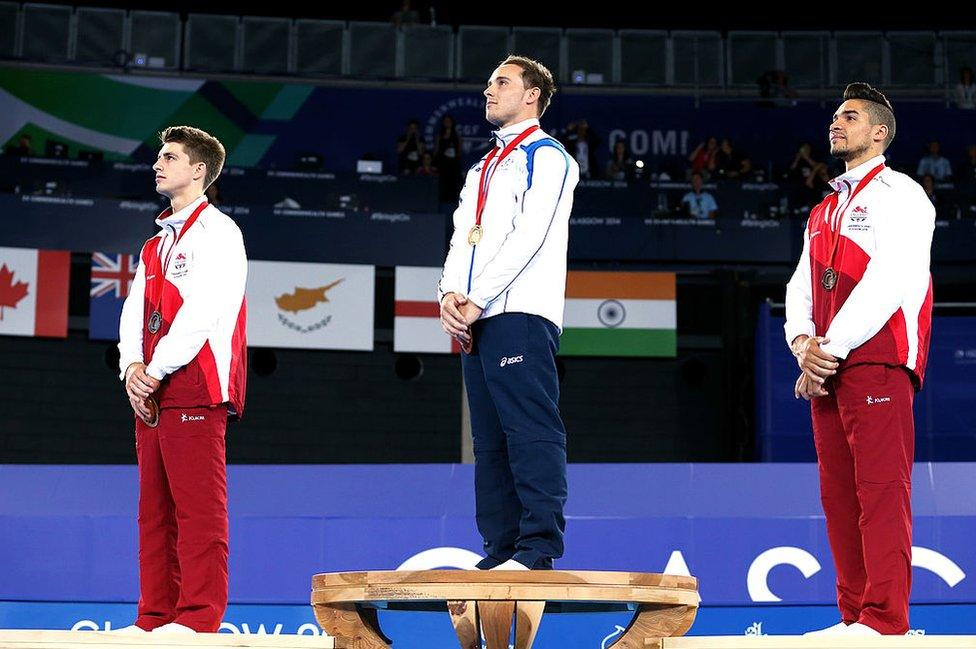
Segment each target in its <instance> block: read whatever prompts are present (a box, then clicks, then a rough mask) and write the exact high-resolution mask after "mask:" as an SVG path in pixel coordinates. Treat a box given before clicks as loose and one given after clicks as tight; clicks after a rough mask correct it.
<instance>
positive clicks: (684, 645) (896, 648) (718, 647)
mask: <svg viewBox="0 0 976 649" xmlns="http://www.w3.org/2000/svg"><path fill="white" fill-rule="evenodd" d="M644 647H645V649H901V648H903V647H904V648H908V647H911V648H912V649H976V636H972V635H929V636H924V635H913V636H890V635H889V636H878V637H872V638H843V637H837V636H833V637H830V636H828V637H813V636H789V635H769V636H684V637H681V638H649V639H647V640H646V641H645V642H644Z"/></svg>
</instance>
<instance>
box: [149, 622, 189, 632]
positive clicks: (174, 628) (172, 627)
mask: <svg viewBox="0 0 976 649" xmlns="http://www.w3.org/2000/svg"><path fill="white" fill-rule="evenodd" d="M153 633H196V631H194V630H193V629H191V628H190V627H188V626H183V625H182V624H177V623H176V622H170V623H169V624H164V625H163V626H160V627H156V628H155V629H153Z"/></svg>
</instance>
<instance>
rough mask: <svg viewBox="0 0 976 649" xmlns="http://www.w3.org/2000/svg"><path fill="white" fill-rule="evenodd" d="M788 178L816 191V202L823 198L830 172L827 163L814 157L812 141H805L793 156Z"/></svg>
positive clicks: (828, 182)
mask: <svg viewBox="0 0 976 649" xmlns="http://www.w3.org/2000/svg"><path fill="white" fill-rule="evenodd" d="M787 179H788V180H790V181H792V182H794V183H797V184H802V185H803V186H805V187H807V188H808V189H811V190H813V191H814V192H815V193H816V200H815V201H814V203H819V202H820V199H822V198H823V192H824V191H826V190H827V189H828V187H829V184H830V173H829V172H828V170H827V165H826V163H823V162H817V161H816V160H814V159H813V154H812V149H811V147H810V143H809V142H804V143H803V144H801V145H800V148H799V149H797V151H796V155H795V156H793V163H792V164H791V165H790V171H789V173H788V174H787Z"/></svg>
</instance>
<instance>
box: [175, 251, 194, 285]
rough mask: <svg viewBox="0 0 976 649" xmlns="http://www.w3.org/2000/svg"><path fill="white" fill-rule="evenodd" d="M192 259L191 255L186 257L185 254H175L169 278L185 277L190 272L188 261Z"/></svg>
mask: <svg viewBox="0 0 976 649" xmlns="http://www.w3.org/2000/svg"><path fill="white" fill-rule="evenodd" d="M192 257H193V255H192V254H190V255H189V256H188V255H187V254H186V253H185V252H178V253H176V258H175V259H173V272H172V273H170V277H172V278H173V279H180V278H181V277H186V274H187V273H189V272H190V259H192Z"/></svg>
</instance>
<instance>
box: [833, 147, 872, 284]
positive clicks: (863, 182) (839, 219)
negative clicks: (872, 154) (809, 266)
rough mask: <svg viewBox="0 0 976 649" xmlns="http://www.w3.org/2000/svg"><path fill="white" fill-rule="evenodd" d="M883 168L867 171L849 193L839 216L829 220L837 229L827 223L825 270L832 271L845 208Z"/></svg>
mask: <svg viewBox="0 0 976 649" xmlns="http://www.w3.org/2000/svg"><path fill="white" fill-rule="evenodd" d="M884 167H885V166H884V163H883V162H882V163H881V164H879V165H878V166H877V167H875V168H874V169H872V170H871V171H869V172H868V175H866V176H865V177H864V178H862V179H861V181H860V182H859V183H858V184H857V187H855V188H854V191H852V192H851V194H850V197H848V199H847V203H845V204H844V208H843V209H842V210H841V211H840V214H839V215H834V218H833V219H831V220H835V221H837V227H836V228H835V229H831V228H830V222H829V221H828V224H827V225H828V227H827V233H828V234H829V235H830V237H831V241H830V256H829V257H828V258H827V268H828V269H829V270H832V269H833V268H834V255H835V254H837V245H838V244H839V243H840V229H841V226H842V225H843V224H844V213H845V212H847V208H848V207H850V206H851V203H853V202H854V197H855V196H857V195H858V193H859V192H860V191H861V190H862V189H864V188H865V187H867V186H868V183H870V182H871V181H872V180H874V177H875V176H877V175H878V174H879V173H881V170H882V169H884ZM838 202H839V200H838Z"/></svg>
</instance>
